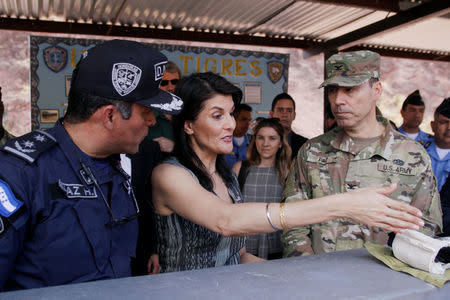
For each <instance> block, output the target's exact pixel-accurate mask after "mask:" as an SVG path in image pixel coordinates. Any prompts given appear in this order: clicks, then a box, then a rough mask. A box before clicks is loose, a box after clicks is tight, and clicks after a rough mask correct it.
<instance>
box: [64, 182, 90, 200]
mask: <svg viewBox="0 0 450 300" xmlns="http://www.w3.org/2000/svg"><path fill="white" fill-rule="evenodd" d="M58 185H59V187H60V188H61V190H63V192H64V193H65V194H66V197H67V198H71V199H73V198H97V191H96V190H95V187H94V186H90V187H87V186H84V185H82V184H77V183H64V182H62V181H61V180H58Z"/></svg>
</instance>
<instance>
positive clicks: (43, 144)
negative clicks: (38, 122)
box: [2, 130, 56, 163]
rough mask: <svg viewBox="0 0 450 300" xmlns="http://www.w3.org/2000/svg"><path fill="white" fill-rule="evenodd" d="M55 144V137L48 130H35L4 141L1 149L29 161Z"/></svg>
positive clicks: (31, 161) (32, 160)
mask: <svg viewBox="0 0 450 300" xmlns="http://www.w3.org/2000/svg"><path fill="white" fill-rule="evenodd" d="M54 144H56V139H55V138H54V137H53V136H52V135H50V134H49V133H48V132H45V131H41V130H36V131H33V132H30V133H28V134H25V135H23V136H21V137H18V138H16V139H12V140H9V141H8V142H6V144H5V147H4V148H3V149H2V150H3V151H6V152H9V153H12V154H14V155H16V156H18V157H20V158H22V159H24V160H26V161H27V162H29V163H33V162H34V161H35V160H36V158H38V156H39V155H40V154H41V153H42V152H44V151H46V150H47V149H49V148H50V147H52V146H53V145H54Z"/></svg>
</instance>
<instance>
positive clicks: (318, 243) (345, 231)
mask: <svg viewBox="0 0 450 300" xmlns="http://www.w3.org/2000/svg"><path fill="white" fill-rule="evenodd" d="M379 78H380V56H379V55H378V54H377V53H375V52H372V51H356V52H347V53H340V54H335V55H333V56H331V57H330V58H329V59H328V60H327V61H326V80H325V81H324V82H323V83H322V84H321V87H326V88H327V92H328V99H329V100H330V104H331V111H332V112H333V114H334V116H335V118H336V122H337V125H338V127H337V128H335V129H333V130H331V131H328V132H327V133H325V134H323V135H320V136H318V137H315V138H312V139H310V140H309V141H307V142H306V143H305V145H304V146H303V147H302V148H301V149H300V151H299V153H298V156H297V160H296V161H295V162H294V165H293V167H292V168H291V171H290V173H289V176H288V178H287V181H286V186H285V190H284V192H283V198H284V199H286V202H291V201H304V200H308V199H313V198H317V197H323V196H326V195H333V194H338V193H344V192H348V191H351V190H354V189H358V188H363V187H369V186H376V185H383V184H387V183H391V184H392V183H395V184H397V190H395V191H394V192H393V193H391V194H390V197H391V198H393V199H398V200H399V201H404V202H407V203H408V204H411V205H413V206H415V207H417V208H419V209H420V210H421V211H422V213H423V219H424V222H425V226H424V227H423V228H421V231H422V232H423V233H425V234H427V235H429V236H433V234H434V233H439V232H440V230H441V229H442V216H441V207H440V202H439V195H438V191H437V187H436V182H435V180H434V178H433V173H432V169H431V161H430V158H429V156H428V155H427V153H426V151H425V149H424V148H423V147H422V146H420V145H418V144H417V143H416V142H414V141H413V140H411V139H410V138H407V137H406V136H405V135H403V134H401V133H399V132H397V131H396V130H394V129H393V128H392V127H391V126H390V124H389V121H388V120H387V119H385V118H383V117H382V116H377V115H376V103H377V100H378V99H379V98H380V96H381V94H382V86H381V82H380V81H379ZM336 209H338V208H336ZM387 239H388V236H387V233H386V232H385V231H383V230H382V229H380V228H378V227H368V226H365V225H361V224H358V223H355V221H353V220H351V219H348V218H341V219H336V220H331V221H328V222H324V223H320V224H314V225H308V226H303V227H299V228H293V229H289V230H285V231H284V232H283V235H282V243H283V245H284V250H283V252H284V253H283V254H284V256H296V255H306V254H317V253H325V252H334V251H340V250H348V249H354V248H361V247H363V245H364V243H365V242H368V241H370V242H375V243H379V244H385V243H386V242H387Z"/></svg>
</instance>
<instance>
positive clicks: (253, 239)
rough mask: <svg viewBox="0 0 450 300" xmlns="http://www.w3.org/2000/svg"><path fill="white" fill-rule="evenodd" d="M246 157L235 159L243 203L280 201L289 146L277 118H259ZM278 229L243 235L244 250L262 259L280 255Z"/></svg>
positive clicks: (287, 164) (279, 256)
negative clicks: (246, 236) (236, 160)
mask: <svg viewBox="0 0 450 300" xmlns="http://www.w3.org/2000/svg"><path fill="white" fill-rule="evenodd" d="M253 132H254V134H253V136H252V139H251V141H250V145H249V147H248V154H247V157H248V159H247V160H244V161H238V162H237V163H236V164H235V165H234V166H233V171H234V172H235V173H236V174H238V181H239V185H240V187H241V191H242V195H243V198H244V203H251V202H263V203H280V202H281V196H282V194H283V187H284V183H285V181H286V177H287V175H288V173H289V167H290V164H291V147H290V146H289V144H288V142H287V139H286V137H285V135H284V129H283V126H282V125H281V124H280V121H279V119H277V118H269V119H265V118H264V119H262V120H260V121H259V122H258V124H257V125H256V126H255V128H254V129H253ZM280 238H281V230H277V231H275V232H270V233H264V234H260V235H254V236H250V237H248V238H247V241H246V243H245V248H246V250H247V252H249V253H251V254H253V255H256V256H258V257H260V258H264V259H277V258H281V257H282V253H283V251H282V250H283V249H282V245H281V239H280Z"/></svg>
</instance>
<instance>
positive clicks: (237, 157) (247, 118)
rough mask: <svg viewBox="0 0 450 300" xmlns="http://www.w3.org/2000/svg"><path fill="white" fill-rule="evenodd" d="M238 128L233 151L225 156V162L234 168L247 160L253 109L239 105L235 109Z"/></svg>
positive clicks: (235, 132)
mask: <svg viewBox="0 0 450 300" xmlns="http://www.w3.org/2000/svg"><path fill="white" fill-rule="evenodd" d="M234 119H235V120H236V127H235V129H234V131H233V151H232V152H231V153H230V154H226V155H225V161H226V162H227V164H228V166H229V167H230V168H232V167H233V166H234V164H235V163H236V162H238V161H242V160H246V159H247V149H248V145H249V144H250V134H248V129H249V127H250V122H251V121H252V108H251V107H250V106H249V105H247V104H243V103H241V104H239V105H238V106H237V107H236V108H235V109H234Z"/></svg>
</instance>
